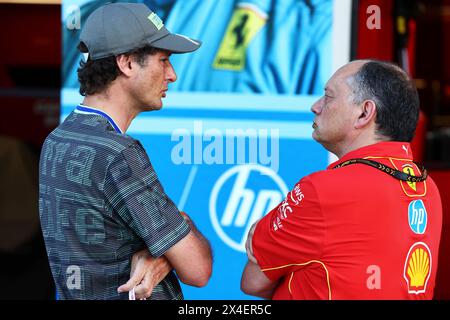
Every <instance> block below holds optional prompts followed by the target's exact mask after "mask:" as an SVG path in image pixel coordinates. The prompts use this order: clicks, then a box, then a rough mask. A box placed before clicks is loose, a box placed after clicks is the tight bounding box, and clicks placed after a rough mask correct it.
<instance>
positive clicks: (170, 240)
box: [39, 112, 190, 299]
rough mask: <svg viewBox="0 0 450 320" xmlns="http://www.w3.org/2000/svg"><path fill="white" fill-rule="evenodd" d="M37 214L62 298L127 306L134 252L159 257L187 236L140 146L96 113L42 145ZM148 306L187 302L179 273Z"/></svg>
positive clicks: (71, 122) (70, 121) (74, 120)
mask: <svg viewBox="0 0 450 320" xmlns="http://www.w3.org/2000/svg"><path fill="white" fill-rule="evenodd" d="M39 215H40V219H41V227H42V232H43V235H44V239H45V245H46V248H47V254H48V258H49V262H50V267H51V270H52V274H53V278H54V280H55V283H56V288H57V291H58V295H59V298H60V299H128V293H122V294H118V293H117V288H118V287H119V286H120V285H122V284H124V283H126V282H127V281H128V279H129V277H130V268H131V257H132V255H133V253H135V252H136V251H138V250H140V249H143V248H145V247H147V248H148V250H149V251H150V253H151V254H152V255H153V256H154V257H159V256H161V255H163V254H164V253H165V252H166V251H167V250H168V249H169V248H170V247H172V246H173V245H174V244H175V243H177V242H178V241H180V240H181V239H182V238H183V237H185V236H186V235H187V234H188V233H189V231H190V228H189V225H188V224H187V223H186V222H185V221H184V219H183V218H182V216H181V215H180V213H179V211H178V209H177V208H176V206H175V205H174V203H173V202H172V201H171V200H170V199H169V198H168V196H167V195H166V194H165V192H164V190H163V188H162V186H161V184H160V182H159V180H158V177H157V176H156V173H155V171H154V170H153V167H152V165H151V163H150V160H149V158H148V156H147V154H146V152H145V150H144V148H143V147H142V145H141V144H140V143H139V141H137V140H135V139H133V138H131V137H130V136H127V135H126V134H121V133H118V132H116V131H115V130H114V128H113V127H112V126H111V124H110V123H109V121H108V120H107V119H106V118H104V117H103V116H101V115H97V114H80V113H76V112H72V113H71V114H70V115H69V116H68V117H67V118H66V120H65V121H64V122H63V123H62V124H60V125H59V126H58V128H56V129H55V130H54V131H53V132H52V133H51V134H50V135H49V136H48V137H47V139H46V140H45V142H44V145H43V148H42V151H41V158H40V164H39ZM150 299H183V295H182V292H181V288H180V284H179V282H178V279H177V277H176V275H175V274H174V272H171V273H169V275H168V276H167V277H166V278H165V279H164V280H163V281H162V282H161V283H160V284H159V285H158V286H156V287H155V289H154V290H153V293H152V295H151V297H150Z"/></svg>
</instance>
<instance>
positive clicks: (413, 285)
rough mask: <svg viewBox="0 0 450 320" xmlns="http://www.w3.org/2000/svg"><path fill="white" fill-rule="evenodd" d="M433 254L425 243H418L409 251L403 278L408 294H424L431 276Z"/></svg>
mask: <svg viewBox="0 0 450 320" xmlns="http://www.w3.org/2000/svg"><path fill="white" fill-rule="evenodd" d="M431 267H432V265H431V252H430V249H429V248H428V246H427V245H426V244H425V243H423V242H416V243H415V244H413V245H412V246H411V248H410V249H409V252H408V255H407V257H406V260H405V268H404V272H403V277H404V278H405V280H406V284H407V286H408V293H414V294H419V293H424V292H425V290H426V289H427V283H428V280H429V279H430V275H431Z"/></svg>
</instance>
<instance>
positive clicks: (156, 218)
mask: <svg viewBox="0 0 450 320" xmlns="http://www.w3.org/2000/svg"><path fill="white" fill-rule="evenodd" d="M105 194H106V196H107V198H108V200H109V202H110V204H111V205H112V207H113V208H114V210H115V211H116V212H117V213H118V214H119V216H120V217H121V218H122V219H123V220H124V222H125V223H126V224H127V225H128V226H129V227H130V228H131V229H132V230H133V231H134V232H135V233H136V234H137V235H138V236H139V237H140V238H141V239H143V240H144V242H145V243H146V245H147V247H148V249H149V251H150V253H151V254H152V255H153V256H154V257H159V256H161V255H163V254H164V253H165V252H166V251H167V250H168V249H170V248H171V247H172V246H173V245H174V244H176V243H177V242H178V241H180V240H181V239H182V238H184V237H185V236H186V235H187V234H188V233H189V231H190V227H189V225H188V224H187V223H186V221H185V220H184V218H183V217H182V216H181V214H180V212H179V211H178V209H177V207H176V206H175V204H174V203H173V202H172V200H171V199H170V198H169V197H168V196H167V195H166V194H165V192H164V190H163V188H162V186H161V183H160V182H159V180H158V177H157V176H156V173H155V171H154V170H153V167H152V165H151V163H150V160H149V159H148V156H147V154H146V153H145V151H144V149H143V148H142V147H141V146H140V145H138V144H133V145H132V146H130V147H128V148H127V149H125V150H124V151H122V152H121V153H120V154H119V155H117V156H116V157H115V159H114V160H113V161H112V163H111V164H110V166H109V168H108V173H107V176H106V183H105Z"/></svg>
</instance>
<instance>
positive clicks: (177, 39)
mask: <svg viewBox="0 0 450 320" xmlns="http://www.w3.org/2000/svg"><path fill="white" fill-rule="evenodd" d="M201 44H202V43H201V42H200V41H198V40H194V39H191V38H188V37H186V36H182V35H179V34H172V33H170V34H168V35H167V36H165V37H163V38H161V39H158V40H156V41H154V42H152V43H151V44H150V45H151V46H152V47H155V48H158V49H162V50H167V51H170V52H172V53H187V52H192V51H195V50H197V49H198V48H200V46H201Z"/></svg>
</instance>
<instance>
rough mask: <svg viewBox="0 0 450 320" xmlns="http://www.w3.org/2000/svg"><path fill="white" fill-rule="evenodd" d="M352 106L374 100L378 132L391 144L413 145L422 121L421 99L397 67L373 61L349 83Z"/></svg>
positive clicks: (411, 83) (412, 84)
mask: <svg viewBox="0 0 450 320" xmlns="http://www.w3.org/2000/svg"><path fill="white" fill-rule="evenodd" d="M350 86H351V88H352V90H353V102H354V103H362V102H363V101H364V100H373V101H374V102H375V105H376V108H377V116H376V120H375V123H376V125H377V131H378V132H379V133H380V134H381V135H383V136H385V137H387V138H389V139H390V140H391V141H405V142H410V141H411V140H412V139H413V137H414V133H415V131H416V126H417V121H418V119H419V108H420V105H419V95H418V93H417V89H416V86H415V85H414V83H413V81H412V80H411V79H410V78H409V77H408V75H407V74H406V72H404V71H403V70H402V69H400V68H399V67H398V66H396V65H394V64H392V63H388V62H384V61H375V60H370V61H368V62H367V63H365V64H364V65H363V66H362V67H361V68H360V70H359V71H358V72H356V73H355V74H354V75H353V77H352V78H351V81H350Z"/></svg>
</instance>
